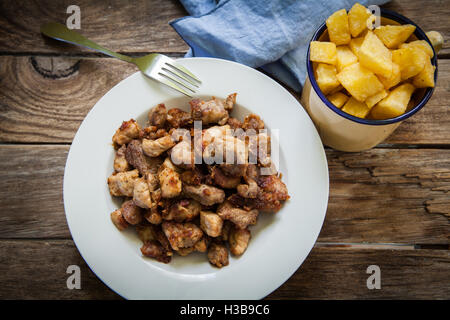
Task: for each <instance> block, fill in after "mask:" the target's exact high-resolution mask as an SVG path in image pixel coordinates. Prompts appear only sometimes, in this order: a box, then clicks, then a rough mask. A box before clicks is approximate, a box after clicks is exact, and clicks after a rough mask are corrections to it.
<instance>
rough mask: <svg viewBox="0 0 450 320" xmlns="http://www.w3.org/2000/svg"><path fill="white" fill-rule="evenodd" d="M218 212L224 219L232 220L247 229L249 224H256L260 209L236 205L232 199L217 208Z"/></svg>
mask: <svg viewBox="0 0 450 320" xmlns="http://www.w3.org/2000/svg"><path fill="white" fill-rule="evenodd" d="M217 214H218V215H219V216H220V217H221V218H222V219H224V220H230V221H231V222H233V223H234V224H235V225H236V226H237V227H239V228H240V229H245V228H247V226H249V225H253V224H256V219H257V217H258V210H256V209H253V210H249V211H247V210H245V209H241V208H238V207H235V206H233V205H232V204H231V202H230V201H228V200H227V201H225V202H224V203H222V204H221V205H220V206H219V208H218V209H217Z"/></svg>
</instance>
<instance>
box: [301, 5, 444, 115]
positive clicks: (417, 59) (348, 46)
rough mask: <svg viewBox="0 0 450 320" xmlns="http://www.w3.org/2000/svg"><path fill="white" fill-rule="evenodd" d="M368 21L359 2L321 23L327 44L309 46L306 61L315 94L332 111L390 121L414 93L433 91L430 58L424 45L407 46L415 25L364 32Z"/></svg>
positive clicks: (370, 18) (406, 107)
mask: <svg viewBox="0 0 450 320" xmlns="http://www.w3.org/2000/svg"><path fill="white" fill-rule="evenodd" d="M374 18H375V17H374V16H373V15H372V14H371V13H370V12H369V10H368V9H367V8H365V7H364V6H362V5H361V4H359V3H356V4H355V5H354V6H353V7H352V8H351V10H350V11H349V12H348V13H347V11H346V10H345V9H342V10H339V11H336V12H335V13H333V14H332V15H331V16H330V17H329V18H328V19H327V21H326V25H327V30H328V37H329V41H312V42H311V43H310V48H309V50H310V51H309V58H310V60H311V61H312V62H313V67H314V75H315V79H316V82H317V84H318V85H319V88H320V90H321V91H322V92H323V93H324V94H325V95H326V96H327V98H328V100H329V101H330V102H331V103H332V104H334V105H335V106H336V107H338V108H340V109H342V111H344V112H346V113H348V114H351V115H353V116H355V117H359V118H368V119H376V120H379V119H389V118H395V117H398V116H400V115H402V114H403V113H405V112H406V111H407V110H409V108H411V107H413V105H412V104H413V102H412V99H411V96H412V94H413V93H414V91H415V90H416V89H417V88H427V87H434V85H435V84H434V72H435V69H436V67H435V66H433V65H432V63H431V58H433V55H434V53H433V49H432V47H431V46H430V45H429V44H428V42H427V41H425V40H415V41H410V42H407V40H408V39H409V38H410V37H411V35H412V34H413V33H414V31H415V29H416V27H415V26H413V25H410V24H407V25H383V26H380V27H378V28H376V29H373V30H369V28H368V23H367V21H373V19H374ZM369 26H370V24H369Z"/></svg>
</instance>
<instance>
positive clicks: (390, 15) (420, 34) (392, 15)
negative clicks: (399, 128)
mask: <svg viewBox="0 0 450 320" xmlns="http://www.w3.org/2000/svg"><path fill="white" fill-rule="evenodd" d="M381 16H382V17H383V18H387V19H390V20H393V21H396V22H399V23H400V24H412V25H413V26H415V27H416V30H415V31H414V35H415V36H416V37H417V39H418V40H425V41H427V42H428V44H429V45H430V47H431V48H432V49H433V54H434V55H433V58H432V59H431V60H432V65H434V66H435V67H436V70H435V72H434V82H435V83H436V82H437V74H438V64H437V56H436V52H435V51H434V48H433V46H432V44H431V41H430V39H428V37H427V35H426V34H425V32H424V31H423V30H422V29H421V28H420V27H419V26H418V25H417V24H415V23H414V22H413V21H411V20H409V19H408V18H406V17H404V16H402V15H401V14H399V13H397V12H394V11H391V10H387V9H384V8H381ZM326 29H327V25H326V23H325V22H324V23H322V24H321V25H320V27H319V28H317V30H316V32H315V33H314V35H313V36H312V38H311V41H317V40H318V39H319V38H320V36H321V35H322V34H323V33H324V32H325V30H326ZM311 41H310V43H311ZM309 51H310V45H308V52H307V55H306V70H307V72H308V77H309V80H310V82H311V86H312V88H313V89H314V91H315V92H316V93H317V95H318V96H319V97H320V99H321V100H322V102H323V103H324V104H325V105H326V106H327V107H328V108H330V109H331V110H332V111H334V112H335V113H336V114H338V115H340V116H342V117H344V118H346V119H348V120H351V121H353V122H357V123H360V124H365V125H375V126H379V125H387V124H392V123H396V122H400V121H403V120H406V119H408V118H409V117H411V116H412V115H413V114H415V113H416V112H417V111H419V110H420V109H422V108H423V107H424V106H425V105H426V104H427V102H428V100H430V98H431V96H432V95H433V92H434V87H433V88H426V90H425V93H424V95H423V97H422V99H421V100H420V102H419V103H418V104H417V105H416V106H415V107H414V108H412V109H411V110H409V111H408V112H405V113H404V114H402V115H400V116H398V117H395V118H389V119H384V120H373V119H363V118H358V117H355V116H352V115H350V114H348V113H346V112H344V111H342V110H341V109H339V108H338V107H336V106H335V105H334V104H332V103H331V102H330V101H329V100H328V99H327V97H326V96H325V95H324V94H323V93H322V91H321V90H320V88H319V85H318V84H317V81H316V79H315V76H314V70H313V64H312V62H311V61H310V60H309Z"/></svg>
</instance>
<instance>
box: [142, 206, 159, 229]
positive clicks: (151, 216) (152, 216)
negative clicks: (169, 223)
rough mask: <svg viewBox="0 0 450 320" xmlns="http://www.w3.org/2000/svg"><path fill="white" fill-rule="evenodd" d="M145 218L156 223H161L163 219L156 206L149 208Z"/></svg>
mask: <svg viewBox="0 0 450 320" xmlns="http://www.w3.org/2000/svg"><path fill="white" fill-rule="evenodd" d="M144 218H145V220H147V221H148V222H150V223H151V224H155V225H156V224H160V223H161V222H162V220H163V218H162V215H161V214H160V213H159V212H158V210H157V208H156V207H152V208H151V209H148V210H147V212H146V213H145V214H144Z"/></svg>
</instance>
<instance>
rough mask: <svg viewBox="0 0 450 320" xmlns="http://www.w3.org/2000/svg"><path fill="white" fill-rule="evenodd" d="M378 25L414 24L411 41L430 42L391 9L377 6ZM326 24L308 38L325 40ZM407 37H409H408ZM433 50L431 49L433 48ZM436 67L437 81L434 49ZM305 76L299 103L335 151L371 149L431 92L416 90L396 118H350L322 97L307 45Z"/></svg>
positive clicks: (425, 100) (325, 141) (431, 89)
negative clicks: (378, 10) (404, 110)
mask: <svg viewBox="0 0 450 320" xmlns="http://www.w3.org/2000/svg"><path fill="white" fill-rule="evenodd" d="M381 24H382V25H386V24H391V25H392V24H396V25H399V24H412V25H414V26H416V30H415V32H414V34H413V35H412V36H411V37H412V38H413V39H412V40H417V39H419V40H426V41H427V42H428V43H429V44H430V46H431V47H432V45H431V42H430V40H429V39H428V37H427V36H426V35H425V32H423V30H422V29H420V28H419V27H418V26H417V25H416V24H415V23H414V22H412V21H410V20H409V19H407V18H405V17H403V16H401V15H399V14H397V13H395V12H392V11H390V10H386V9H381ZM326 29H327V26H326V24H325V23H323V24H322V25H321V26H320V27H319V29H318V30H317V31H316V32H315V34H314V36H313V37H312V39H311V41H327V40H328V33H327V30H326ZM409 40H410V39H409ZM433 52H434V49H433ZM431 60H432V61H431V62H432V64H433V65H434V66H436V71H435V73H434V81H435V83H436V80H437V58H436V52H434V56H433V58H432V59H431ZM306 70H307V78H306V81H305V85H304V86H303V91H302V98H301V102H302V105H303V106H304V108H305V109H306V111H307V112H308V114H309V116H310V117H311V119H312V120H313V122H314V124H315V126H316V128H317V131H318V132H319V134H320V137H321V139H322V142H323V143H324V144H325V145H327V146H329V147H332V148H334V149H336V150H341V151H350V152H356V151H362V150H367V149H370V148H373V147H374V146H376V145H377V144H379V143H380V142H382V141H383V140H385V139H386V138H387V137H388V136H389V135H390V134H391V133H392V132H393V131H394V130H395V129H396V128H397V127H398V126H399V125H400V123H401V122H402V121H403V120H405V119H408V118H409V117H411V116H412V115H413V114H415V113H416V112H417V111H419V110H420V109H422V108H423V107H424V105H425V104H426V103H427V102H428V100H429V99H430V98H431V95H432V94H433V91H434V88H424V89H416V91H415V93H414V94H413V97H412V100H413V103H412V104H411V107H410V108H408V109H407V111H406V112H405V113H404V114H402V115H400V116H398V117H396V118H391V119H385V120H373V119H362V118H358V117H354V116H352V115H350V114H348V113H345V112H344V111H342V110H340V109H339V108H337V107H336V106H334V105H333V104H332V103H331V102H329V101H328V100H327V98H326V96H325V95H324V94H323V93H322V92H321V91H320V89H319V86H318V84H317V82H316V80H315V78H314V71H313V63H312V62H311V61H310V60H309V48H308V54H307V61H306Z"/></svg>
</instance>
